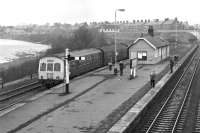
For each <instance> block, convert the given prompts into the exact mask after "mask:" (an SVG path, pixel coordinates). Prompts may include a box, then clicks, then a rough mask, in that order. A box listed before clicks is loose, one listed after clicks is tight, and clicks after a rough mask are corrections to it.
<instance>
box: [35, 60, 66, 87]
mask: <svg viewBox="0 0 200 133" xmlns="http://www.w3.org/2000/svg"><path fill="white" fill-rule="evenodd" d="M38 76H39V77H38V79H39V80H40V81H41V82H42V84H44V85H45V86H46V87H48V88H49V87H51V86H53V85H56V84H59V83H61V82H63V79H64V63H63V61H62V60H61V59H58V58H54V57H48V58H43V59H41V60H40V62H39V70H38Z"/></svg>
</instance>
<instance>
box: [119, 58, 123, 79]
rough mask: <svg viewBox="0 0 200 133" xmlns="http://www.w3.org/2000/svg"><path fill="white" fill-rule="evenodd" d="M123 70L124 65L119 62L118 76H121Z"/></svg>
mask: <svg viewBox="0 0 200 133" xmlns="http://www.w3.org/2000/svg"><path fill="white" fill-rule="evenodd" d="M123 69H124V64H123V62H122V61H120V62H119V70H120V76H122V75H123Z"/></svg>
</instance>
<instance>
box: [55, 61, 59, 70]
mask: <svg viewBox="0 0 200 133" xmlns="http://www.w3.org/2000/svg"><path fill="white" fill-rule="evenodd" d="M54 71H60V63H55V64H54Z"/></svg>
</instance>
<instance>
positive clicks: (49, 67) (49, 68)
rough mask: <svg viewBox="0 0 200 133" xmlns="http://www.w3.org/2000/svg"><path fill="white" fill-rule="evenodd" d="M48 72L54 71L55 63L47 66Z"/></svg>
mask: <svg viewBox="0 0 200 133" xmlns="http://www.w3.org/2000/svg"><path fill="white" fill-rule="evenodd" d="M47 71H53V63H48V64H47Z"/></svg>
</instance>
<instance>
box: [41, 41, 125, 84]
mask: <svg viewBox="0 0 200 133" xmlns="http://www.w3.org/2000/svg"><path fill="white" fill-rule="evenodd" d="M64 55H65V53H59V54H55V55H52V56H45V57H42V58H41V59H40V61H39V68H38V79H39V80H40V81H41V82H42V83H43V84H45V85H48V86H49V85H50V86H51V85H52V84H55V83H61V82H63V81H64V77H65V69H64V67H65V63H64ZM70 56H74V57H77V56H79V57H80V56H81V57H85V60H71V61H69V71H70V78H73V77H75V76H79V75H81V74H83V73H86V72H89V71H91V70H94V69H96V68H99V67H103V66H105V65H107V64H108V62H110V61H111V60H112V61H114V56H115V52H114V45H111V46H105V47H101V48H90V49H84V50H79V51H72V52H70ZM127 57H128V47H127V46H126V45H123V44H118V45H117V61H120V60H124V59H127Z"/></svg>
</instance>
